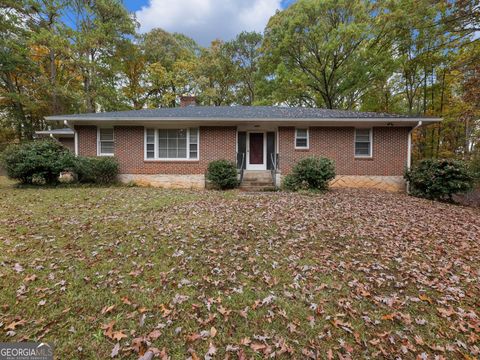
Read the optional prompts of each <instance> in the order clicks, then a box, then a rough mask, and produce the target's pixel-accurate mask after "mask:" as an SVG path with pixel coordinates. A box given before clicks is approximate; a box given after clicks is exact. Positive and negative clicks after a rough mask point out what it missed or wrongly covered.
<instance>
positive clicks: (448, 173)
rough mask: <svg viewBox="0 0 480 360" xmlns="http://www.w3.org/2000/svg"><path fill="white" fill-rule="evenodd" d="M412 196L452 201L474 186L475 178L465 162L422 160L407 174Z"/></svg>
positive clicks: (406, 177)
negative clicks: (454, 195) (455, 195)
mask: <svg viewBox="0 0 480 360" xmlns="http://www.w3.org/2000/svg"><path fill="white" fill-rule="evenodd" d="M405 179H406V180H407V181H408V182H409V184H410V185H409V186H410V193H411V194H412V195H415V196H418V197H423V198H427V199H434V200H446V199H448V200H450V201H451V200H452V195H453V194H458V193H463V192H466V191H468V190H470V189H471V188H472V186H473V176H472V174H471V173H470V171H469V169H468V167H467V165H466V164H465V163H464V162H463V161H459V160H451V159H440V160H436V159H427V160H422V161H420V162H419V163H418V165H416V166H415V167H413V168H412V169H411V170H409V171H407V172H406V173H405Z"/></svg>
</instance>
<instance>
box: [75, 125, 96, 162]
mask: <svg viewBox="0 0 480 360" xmlns="http://www.w3.org/2000/svg"><path fill="white" fill-rule="evenodd" d="M75 130H76V131H77V134H78V135H77V136H78V155H81V156H97V127H96V126H90V125H89V126H85V125H83V126H75Z"/></svg>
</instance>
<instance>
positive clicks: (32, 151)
mask: <svg viewBox="0 0 480 360" xmlns="http://www.w3.org/2000/svg"><path fill="white" fill-rule="evenodd" d="M1 161H2V164H3V166H4V167H5V170H6V171H7V175H8V176H9V177H10V178H12V179H15V180H18V181H20V182H21V183H23V184H37V185H45V184H56V183H57V182H58V176H59V174H60V172H61V171H65V170H75V167H76V164H75V163H76V159H75V156H74V155H73V154H72V153H71V152H70V151H69V150H68V149H66V148H65V147H63V145H62V144H60V143H59V142H57V141H54V140H49V139H48V140H38V141H30V142H25V143H22V144H18V145H17V144H15V145H10V146H8V147H7V148H6V149H5V151H4V152H3V153H2V157H1Z"/></svg>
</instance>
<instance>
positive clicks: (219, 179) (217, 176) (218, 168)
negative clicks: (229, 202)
mask: <svg viewBox="0 0 480 360" xmlns="http://www.w3.org/2000/svg"><path fill="white" fill-rule="evenodd" d="M207 179H208V180H209V181H211V182H212V183H213V184H214V185H215V186H216V187H218V188H220V189H222V190H225V189H233V188H235V187H237V186H238V179H237V168H236V166H235V164H234V163H233V162H231V161H228V160H216V161H212V162H211V163H209V164H208V169H207Z"/></svg>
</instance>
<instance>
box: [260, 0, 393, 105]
mask: <svg viewBox="0 0 480 360" xmlns="http://www.w3.org/2000/svg"><path fill="white" fill-rule="evenodd" d="M375 12H376V9H375V8H374V7H373V3H371V2H368V1H363V0H355V1H346V0H341V1H334V0H299V1H298V2H296V3H295V4H293V5H291V6H290V7H289V8H287V9H286V10H283V11H281V12H278V13H277V14H276V15H274V16H273V17H272V18H270V21H269V22H268V25H267V28H266V29H265V40H264V46H263V49H264V51H265V54H266V61H267V62H269V63H272V64H275V66H276V67H275V68H274V69H273V73H272V76H273V77H275V76H279V74H278V72H279V70H281V69H282V66H283V67H284V68H285V69H286V70H287V71H286V72H285V73H284V74H281V76H286V77H287V79H288V81H291V82H295V81H296V80H297V79H300V81H301V82H302V83H303V84H305V90H304V93H305V94H308V95H307V96H308V97H310V98H311V99H312V100H313V101H314V103H315V105H316V106H320V107H327V108H330V109H333V108H353V107H354V106H355V105H356V102H357V100H358V99H359V98H360V96H361V95H362V94H363V93H364V92H365V90H366V89H367V88H368V84H370V83H371V82H372V81H373V79H375V78H376V75H377V71H376V69H377V67H379V66H380V65H381V63H382V61H383V59H384V58H383V56H382V55H383V54H384V52H382V51H380V43H381V41H380V40H381V39H382V35H383V34H382V31H381V30H382V29H376V28H375V27H374V25H375V20H376V19H375V16H374V15H373V14H375ZM279 67H280V68H279ZM303 96H305V95H303ZM279 100H288V99H281V98H280V99H279Z"/></svg>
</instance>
